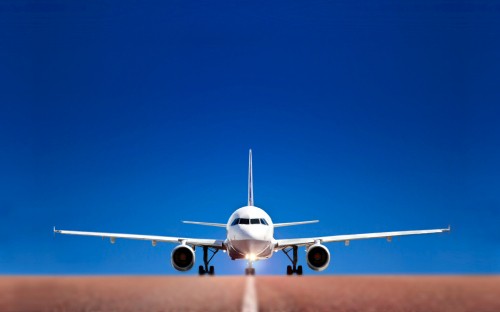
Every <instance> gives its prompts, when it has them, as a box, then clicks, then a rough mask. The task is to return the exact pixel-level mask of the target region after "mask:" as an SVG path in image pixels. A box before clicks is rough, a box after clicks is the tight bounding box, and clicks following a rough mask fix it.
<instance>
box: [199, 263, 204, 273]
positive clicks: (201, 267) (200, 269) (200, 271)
mask: <svg viewBox="0 0 500 312" xmlns="http://www.w3.org/2000/svg"><path fill="white" fill-rule="evenodd" d="M198 274H199V275H203V274H205V269H203V266H202V265H200V266H199V267H198Z"/></svg>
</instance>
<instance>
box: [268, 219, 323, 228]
mask: <svg viewBox="0 0 500 312" xmlns="http://www.w3.org/2000/svg"><path fill="white" fill-rule="evenodd" d="M318 222H319V220H312V221H300V222H288V223H275V224H274V227H275V228H277V227H282V226H292V225H301V224H311V223H318Z"/></svg>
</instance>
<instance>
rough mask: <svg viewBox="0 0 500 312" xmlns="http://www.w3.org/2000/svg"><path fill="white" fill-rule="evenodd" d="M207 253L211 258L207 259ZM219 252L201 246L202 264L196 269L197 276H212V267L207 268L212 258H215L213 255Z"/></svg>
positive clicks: (213, 271) (213, 270)
mask: <svg viewBox="0 0 500 312" xmlns="http://www.w3.org/2000/svg"><path fill="white" fill-rule="evenodd" d="M208 251H210V252H212V256H210V258H208ZM218 251H219V249H212V248H208V247H207V246H203V264H204V265H200V266H199V267H198V274H199V275H205V274H208V275H214V273H215V269H214V266H213V265H211V266H210V267H209V266H208V265H209V264H210V261H212V258H213V257H214V256H215V254H216V253H217V252H218Z"/></svg>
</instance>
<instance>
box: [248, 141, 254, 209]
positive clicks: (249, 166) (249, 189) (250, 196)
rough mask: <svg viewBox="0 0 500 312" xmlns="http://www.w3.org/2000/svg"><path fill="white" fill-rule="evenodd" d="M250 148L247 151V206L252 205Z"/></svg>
mask: <svg viewBox="0 0 500 312" xmlns="http://www.w3.org/2000/svg"><path fill="white" fill-rule="evenodd" d="M252 171H253V170H252V149H250V151H249V153H248V206H253V172H252Z"/></svg>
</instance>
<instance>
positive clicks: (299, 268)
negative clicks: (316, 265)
mask: <svg viewBox="0 0 500 312" xmlns="http://www.w3.org/2000/svg"><path fill="white" fill-rule="evenodd" d="M297 275H302V266H301V265H299V266H298V267H297Z"/></svg>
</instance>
